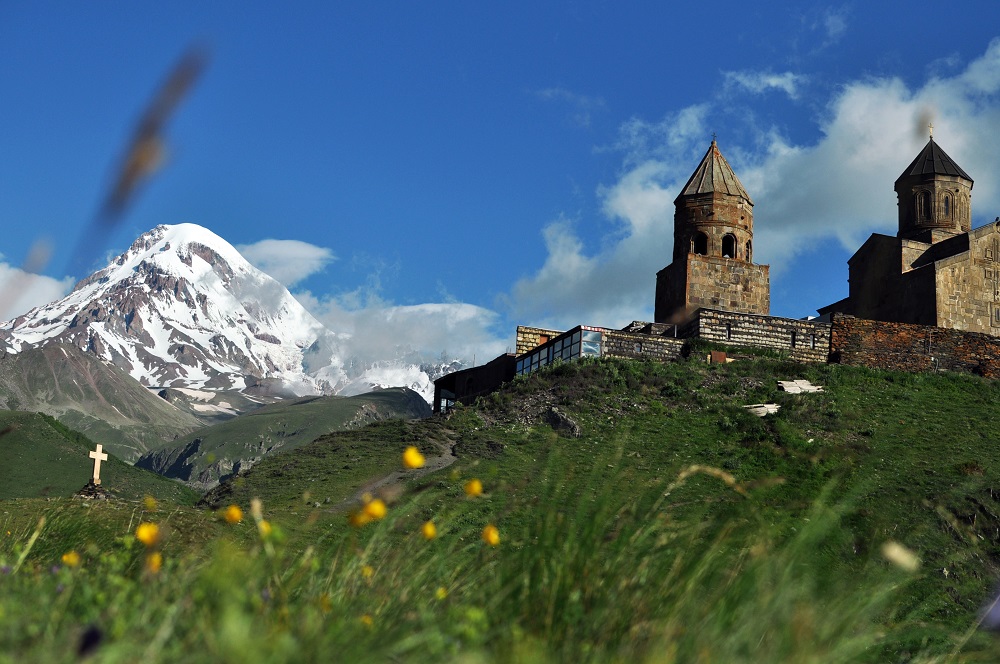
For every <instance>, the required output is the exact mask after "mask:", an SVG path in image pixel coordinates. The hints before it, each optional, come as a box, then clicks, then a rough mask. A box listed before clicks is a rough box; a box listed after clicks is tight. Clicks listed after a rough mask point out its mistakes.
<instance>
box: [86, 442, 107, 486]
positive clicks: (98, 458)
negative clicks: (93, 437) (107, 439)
mask: <svg viewBox="0 0 1000 664" xmlns="http://www.w3.org/2000/svg"><path fill="white" fill-rule="evenodd" d="M101 449H102V448H101V444H100V443H98V444H97V449H96V450H94V451H93V452H91V453H90V458H91V459H93V460H94V484H100V483H101V462H102V461H107V460H108V455H107V454H102V453H101Z"/></svg>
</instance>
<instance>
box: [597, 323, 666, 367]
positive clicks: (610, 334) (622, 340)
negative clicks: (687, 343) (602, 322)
mask: <svg viewBox="0 0 1000 664" xmlns="http://www.w3.org/2000/svg"><path fill="white" fill-rule="evenodd" d="M603 334H604V339H603V341H604V348H603V350H602V355H603V356H604V357H620V358H625V359H636V360H640V359H649V360H657V361H660V362H667V361H669V360H676V359H678V358H680V356H681V349H683V348H684V339H676V338H674V337H660V336H652V335H649V334H642V333H634V332H627V331H622V330H604V332H603Z"/></svg>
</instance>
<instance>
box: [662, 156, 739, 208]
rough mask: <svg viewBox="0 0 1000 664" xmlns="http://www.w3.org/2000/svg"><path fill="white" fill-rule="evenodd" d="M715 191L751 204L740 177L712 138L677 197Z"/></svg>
mask: <svg viewBox="0 0 1000 664" xmlns="http://www.w3.org/2000/svg"><path fill="white" fill-rule="evenodd" d="M716 191H717V192H719V193H722V194H729V195H730V196H740V197H742V198H744V199H746V201H747V202H748V203H750V205H753V201H752V200H750V195H749V194H748V193H747V190H746V189H744V188H743V184H742V183H741V182H740V179H739V178H738V177H736V173H734V172H733V169H732V168H731V167H730V166H729V162H728V161H726V158H725V157H723V156H722V153H721V152H719V146H718V145H716V143H715V141H714V140H713V141H712V145H711V146H710V147H709V148H708V152H706V153H705V157H704V158H703V159H702V160H701V163H700V164H698V168H696V169H694V173H693V174H692V175H691V179H690V180H688V181H687V184H686V185H684V188H683V189H681V193H680V195H679V196H678V198H680V197H681V196H697V195H699V194H711V193H713V192H716Z"/></svg>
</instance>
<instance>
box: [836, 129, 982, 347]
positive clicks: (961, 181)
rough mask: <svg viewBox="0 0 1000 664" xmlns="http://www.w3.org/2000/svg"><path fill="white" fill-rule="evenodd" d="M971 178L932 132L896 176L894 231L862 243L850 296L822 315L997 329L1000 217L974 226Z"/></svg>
mask: <svg viewBox="0 0 1000 664" xmlns="http://www.w3.org/2000/svg"><path fill="white" fill-rule="evenodd" d="M972 185H973V181H972V178H971V177H969V175H968V174H967V173H966V172H965V171H964V170H962V167H961V166H959V165H958V164H957V163H956V162H955V161H954V160H953V159H952V158H951V157H949V156H948V155H947V153H945V151H944V150H943V149H941V147H940V146H939V145H938V144H937V143H936V142H935V141H934V137H933V135H932V136H931V137H930V139H929V140H928V142H927V145H925V146H924V149H923V150H921V152H920V154H918V155H917V157H916V158H915V159H914V160H913V161H912V162H911V163H910V165H909V166H907V167H906V169H905V170H904V171H903V173H902V175H900V176H899V178H897V179H896V184H895V190H896V196H897V204H898V207H899V230H898V232H897V233H896V236H895V237H891V236H888V235H882V234H879V233H874V234H872V236H871V237H869V238H868V240H867V241H866V242H865V243H864V244H863V245H861V248H860V249H858V251H857V252H856V253H855V254H854V256H852V257H851V258H850V260H848V262H847V263H848V269H849V275H850V276H849V290H848V292H849V295H848V297H846V298H844V299H843V300H840V301H839V302H835V303H833V304H831V305H829V306H826V307H823V308H821V309H820V310H819V312H820V314H822V315H823V316H824V317H828V316H829V315H832V314H833V313H835V312H836V313H843V314H849V315H852V316H856V317H857V318H864V319H869V320H879V321H888V322H895V323H914V324H918V325H931V326H936V327H944V328H954V329H957V330H965V331H971V332H983V333H986V334H991V335H1000V223H994V224H988V225H986V226H982V227H980V228H977V229H975V230H971V219H972V206H971V196H972ZM998 222H1000V220H998Z"/></svg>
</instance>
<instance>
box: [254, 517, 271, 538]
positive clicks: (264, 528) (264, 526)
mask: <svg viewBox="0 0 1000 664" xmlns="http://www.w3.org/2000/svg"><path fill="white" fill-rule="evenodd" d="M257 530H258V531H259V532H260V536H261V537H267V536H269V535H270V534H271V524H270V523H268V522H267V521H266V520H265V519H261V520H260V521H258V522H257Z"/></svg>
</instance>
